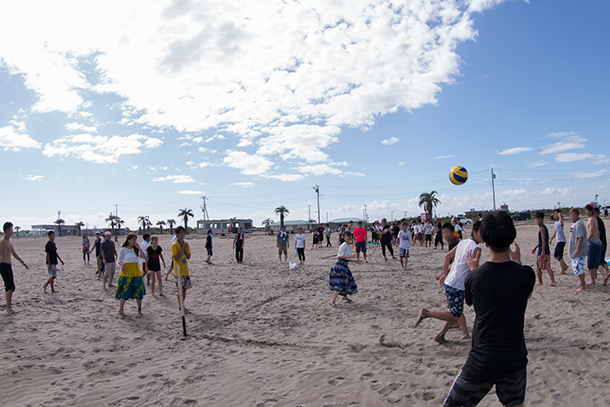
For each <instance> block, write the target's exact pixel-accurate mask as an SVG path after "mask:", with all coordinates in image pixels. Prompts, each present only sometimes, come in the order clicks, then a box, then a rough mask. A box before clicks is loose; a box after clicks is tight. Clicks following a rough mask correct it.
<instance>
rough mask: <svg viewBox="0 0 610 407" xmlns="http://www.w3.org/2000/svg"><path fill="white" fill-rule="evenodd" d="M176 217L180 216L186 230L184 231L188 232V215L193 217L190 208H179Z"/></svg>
mask: <svg viewBox="0 0 610 407" xmlns="http://www.w3.org/2000/svg"><path fill="white" fill-rule="evenodd" d="M178 217H180V218H182V219H183V220H184V229H185V230H186V233H188V232H189V228H188V225H189V217H191V218H193V217H195V215H193V211H192V210H191V209H187V208H184V209H180V212H178Z"/></svg>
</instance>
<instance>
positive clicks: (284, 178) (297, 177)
mask: <svg viewBox="0 0 610 407" xmlns="http://www.w3.org/2000/svg"><path fill="white" fill-rule="evenodd" d="M265 178H270V179H277V180H280V181H286V182H292V181H300V180H302V179H304V178H305V176H304V175H302V174H276V175H267V176H265Z"/></svg>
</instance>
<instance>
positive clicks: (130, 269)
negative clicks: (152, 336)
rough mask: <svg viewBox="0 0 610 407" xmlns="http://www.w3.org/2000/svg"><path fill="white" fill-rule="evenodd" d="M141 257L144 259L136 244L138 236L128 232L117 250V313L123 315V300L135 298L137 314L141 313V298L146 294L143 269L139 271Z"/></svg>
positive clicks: (140, 249)
mask: <svg viewBox="0 0 610 407" xmlns="http://www.w3.org/2000/svg"><path fill="white" fill-rule="evenodd" d="M142 259H144V260H146V254H145V253H144V252H143V251H142V248H141V247H140V245H139V244H138V236H136V235H135V233H129V234H128V235H127V238H126V239H125V243H123V247H121V250H119V258H118V263H119V266H120V267H121V274H119V281H118V283H117V285H116V294H115V298H116V299H117V300H119V315H120V316H122V317H123V316H125V312H124V311H123V307H124V306H125V302H126V301H127V300H130V299H132V298H133V299H135V300H136V303H137V304H138V315H142V299H143V298H144V296H145V295H146V288H145V287H144V279H143V277H144V274H145V273H146V272H145V271H140V268H139V264H140V262H141V261H142Z"/></svg>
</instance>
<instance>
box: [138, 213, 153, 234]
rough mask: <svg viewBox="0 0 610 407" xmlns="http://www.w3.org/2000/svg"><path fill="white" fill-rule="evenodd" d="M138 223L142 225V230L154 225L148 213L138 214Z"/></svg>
mask: <svg viewBox="0 0 610 407" xmlns="http://www.w3.org/2000/svg"><path fill="white" fill-rule="evenodd" d="M138 223H139V224H140V225H142V232H144V231H145V230H146V229H149V231H150V227H151V226H152V222H151V221H150V217H149V216H148V215H143V216H138Z"/></svg>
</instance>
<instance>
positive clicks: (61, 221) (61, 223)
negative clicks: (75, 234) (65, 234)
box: [53, 219, 66, 236]
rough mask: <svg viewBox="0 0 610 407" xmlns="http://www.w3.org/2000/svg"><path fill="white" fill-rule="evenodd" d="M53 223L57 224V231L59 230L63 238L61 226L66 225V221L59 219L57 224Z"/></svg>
mask: <svg viewBox="0 0 610 407" xmlns="http://www.w3.org/2000/svg"><path fill="white" fill-rule="evenodd" d="M53 223H55V224H56V225H57V226H58V228H57V229H58V230H59V236H61V225H63V224H64V223H66V221H65V220H63V219H57V220H56V221H55V222H53Z"/></svg>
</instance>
